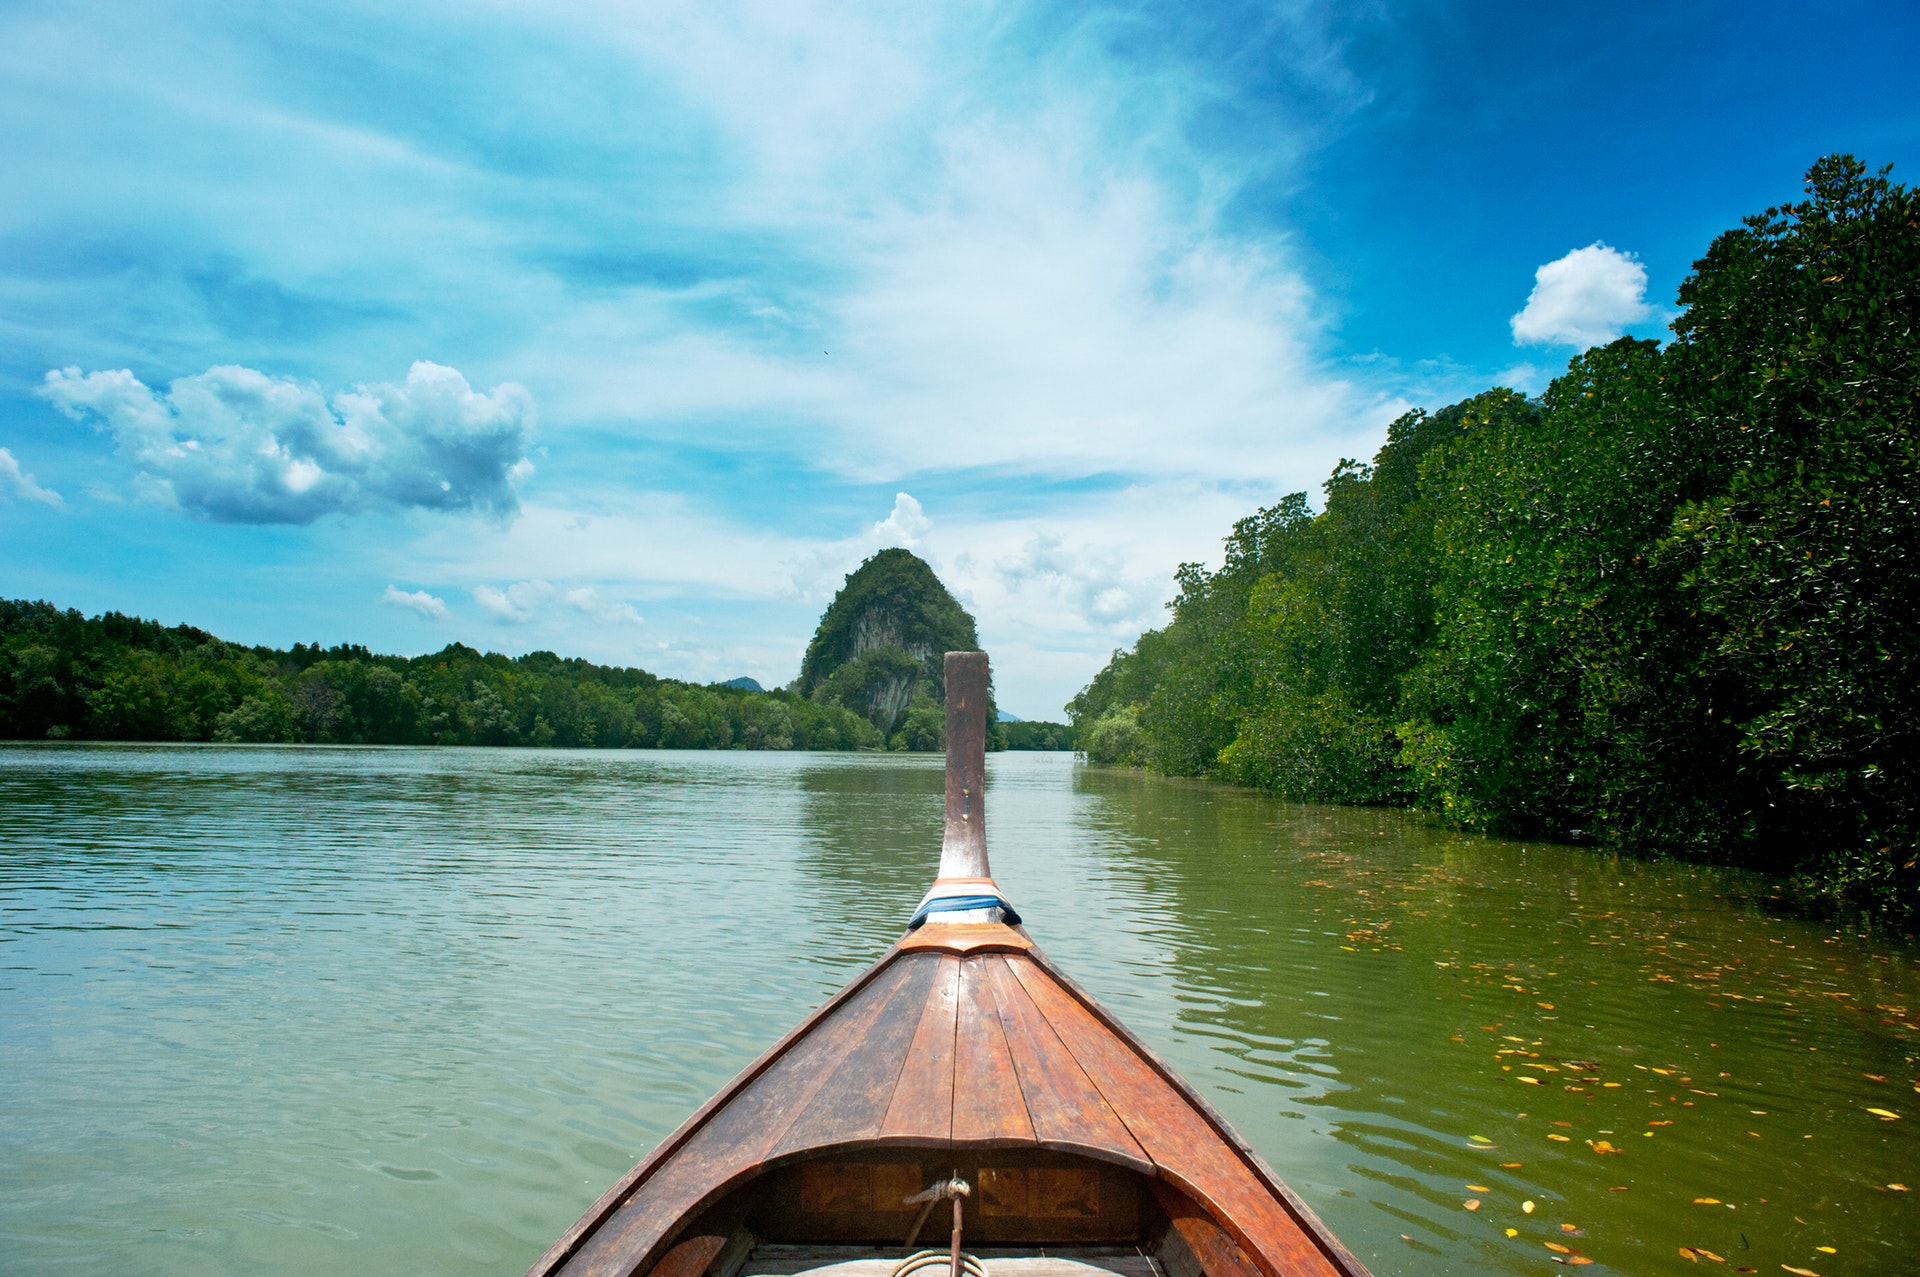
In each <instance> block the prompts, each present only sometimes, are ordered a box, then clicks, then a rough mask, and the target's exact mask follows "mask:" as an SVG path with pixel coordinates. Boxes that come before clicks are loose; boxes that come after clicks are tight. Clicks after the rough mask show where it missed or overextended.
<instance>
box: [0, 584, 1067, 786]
mask: <svg viewBox="0 0 1920 1277" xmlns="http://www.w3.org/2000/svg"><path fill="white" fill-rule="evenodd" d="M975 641H976V640H975V632H974V622H973V618H972V617H971V616H970V615H968V614H967V612H966V611H965V609H963V608H961V607H960V605H959V604H958V603H957V602H955V601H954V599H953V597H952V595H951V594H949V593H948V592H947V590H946V587H945V586H943V585H941V584H940V582H939V580H938V579H937V578H936V577H935V576H934V574H933V571H932V569H931V568H929V567H927V565H926V564H925V563H924V562H922V561H921V560H920V559H919V558H917V557H915V556H914V555H911V554H909V553H908V552H906V551H904V550H885V551H882V552H881V553H879V554H877V555H875V556H873V557H872V558H870V559H869V560H867V562H866V563H864V564H862V565H861V566H860V567H859V568H858V569H857V570H855V571H854V572H853V573H851V574H850V575H849V576H848V578H847V581H846V583H845V584H844V585H843V586H842V587H841V589H840V591H839V593H838V594H837V595H836V596H835V598H834V601H833V603H832V605H831V606H829V608H828V609H827V612H826V615H825V616H824V617H823V618H822V620H821V624H820V628H819V630H818V631H817V632H816V634H815V636H814V639H813V642H812V643H811V644H810V645H809V648H808V651H807V661H806V663H805V665H804V666H803V667H802V673H801V677H800V678H798V679H796V680H795V682H794V684H793V686H792V687H790V688H785V689H780V690H776V691H760V690H756V689H751V688H745V687H739V686H733V685H729V684H725V683H715V684H706V685H702V684H695V683H687V682H682V681H678V680H674V679H665V678H659V677H656V676H655V675H653V674H650V673H648V672H647V671H645V670H641V669H631V668H621V667H615V666H606V665H595V664H593V663H592V662H590V661H584V660H578V659H563V658H562V657H560V656H557V655H555V654H554V653H552V652H531V653H528V654H527V655H525V656H520V657H509V656H503V655H501V654H499V653H497V652H488V653H484V654H483V653H481V652H478V651H476V650H474V649H473V648H471V647H467V646H466V645H464V644H461V643H454V644H450V645H449V646H447V647H446V648H444V649H442V650H441V651H438V652H434V653H432V654H430V655H427V656H418V657H405V656H382V655H377V654H375V653H373V652H371V651H369V650H367V649H366V648H365V647H361V646H358V645H351V644H350V645H341V646H336V647H322V646H320V645H318V644H313V645H308V644H304V643H296V644H294V645H293V646H292V647H291V648H288V649H284V650H282V649H278V648H270V647H243V646H241V645H239V644H235V643H228V642H223V641H222V640H220V639H218V638H216V637H215V636H213V635H212V634H209V633H208V632H206V631H205V630H201V629H197V628H195V627H193V626H189V625H178V626H172V627H168V626H164V625H162V624H160V623H159V622H158V621H150V620H143V619H141V618H139V617H133V616H125V615H122V614H120V613H117V612H108V613H105V614H103V615H100V616H95V617H87V616H83V615H82V614H81V613H80V612H78V611H73V610H67V611H62V610H61V609H59V608H57V607H55V606H54V605H53V604H51V603H47V602H29V601H27V600H0V737H8V738H13V739H29V740H38V739H47V738H52V739H56V740H64V739H74V740H133V741H219V742H229V743H253V744H263V743H311V744H358V745H534V746H555V747H563V748H594V747H598V748H612V749H619V748H626V749H778V750H785V749H803V750H855V749H867V750H878V749H894V750H909V751H931V750H938V749H942V748H944V747H945V719H944V710H943V708H942V702H943V699H944V688H943V687H942V686H941V685H940V662H941V660H942V657H943V655H944V653H945V652H946V651H947V650H948V649H949V648H966V649H970V648H972V647H974V646H975ZM988 744H989V747H990V748H994V749H1040V750H1059V749H1072V748H1073V735H1072V728H1070V727H1068V726H1066V725H1065V724H1061V723H1025V722H1008V723H996V724H995V725H994V727H993V730H992V731H991V732H990V733H989V740H988Z"/></svg>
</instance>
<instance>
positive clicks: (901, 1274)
mask: <svg viewBox="0 0 1920 1277" xmlns="http://www.w3.org/2000/svg"><path fill="white" fill-rule="evenodd" d="M927 1268H939V1269H942V1270H945V1271H952V1268H953V1255H952V1253H951V1252H950V1251H944V1250H917V1251H915V1252H914V1253H913V1254H911V1255H908V1256H907V1257H906V1258H905V1259H903V1260H901V1261H900V1263H899V1264H898V1265H897V1266H896V1267H895V1268H894V1270H893V1277H907V1275H908V1274H909V1273H917V1272H919V1271H921V1270H922V1269H927ZM960 1269H961V1271H962V1272H963V1273H965V1274H966V1277H987V1266H986V1265H985V1264H984V1263H982V1262H981V1261H980V1257H979V1256H978V1255H970V1254H968V1253H967V1252H966V1251H961V1252H960Z"/></svg>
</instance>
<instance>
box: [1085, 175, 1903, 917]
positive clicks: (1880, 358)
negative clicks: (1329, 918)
mask: <svg viewBox="0 0 1920 1277" xmlns="http://www.w3.org/2000/svg"><path fill="white" fill-rule="evenodd" d="M1678 303H1679V307H1680V308H1681V309H1680V314H1679V316H1678V317H1677V318H1676V319H1675V320H1674V321H1673V324H1672V337H1671V339H1670V340H1669V341H1668V342H1667V343H1666V344H1665V345H1664V346H1662V345H1661V344H1660V343H1657V342H1653V341H1641V340H1633V339H1631V338H1623V339H1621V340H1619V341H1617V342H1614V343H1613V344H1611V345H1608V346H1604V347H1599V348H1595V349H1592V350H1589V351H1587V352H1586V353H1585V354H1582V355H1580V356H1579V357H1577V358H1575V359H1574V360H1573V361H1572V362H1571V364H1570V365H1569V366H1568V368H1567V370H1566V372H1565V374H1564V375H1562V376H1561V377H1559V378H1558V379H1557V380H1555V381H1554V382H1553V383H1552V384H1551V385H1550V386H1549V387H1548V388H1547V390H1546V391H1545V393H1544V394H1542V395H1540V396H1539V397H1538V398H1529V397H1527V396H1525V395H1521V394H1517V393H1514V392H1512V391H1509V390H1504V389H1495V390H1489V391H1487V392H1486V393H1484V394H1479V395H1475V396H1474V397H1472V398H1470V399H1466V400H1464V401H1462V402H1460V403H1456V404H1454V405H1452V406H1451V407H1448V408H1445V409H1442V410H1440V411H1437V412H1433V413H1427V412H1420V411H1416V412H1410V413H1408V414H1407V415H1405V416H1403V417H1401V418H1400V419H1399V420H1398V421H1396V422H1394V423H1393V424H1392V426H1391V427H1390V429H1389V430H1388V434H1387V440H1386V443H1385V446H1383V447H1382V448H1381V449H1380V451H1379V453H1378V455H1376V456H1375V457H1374V459H1373V461H1372V463H1371V464H1370V465H1369V464H1360V463H1358V462H1354V461H1343V462H1341V463H1340V465H1339V466H1338V467H1337V468H1336V469H1335V470H1334V472H1333V474H1332V477H1331V478H1329V479H1328V480H1327V482H1326V485H1325V501H1324V503H1323V505H1322V508H1321V509H1320V510H1319V512H1318V513H1315V512H1314V511H1312V510H1311V509H1309V507H1308V504H1307V499H1306V495H1305V494H1304V493H1296V494H1294V495H1293V496H1290V497H1288V498H1286V499H1285V500H1283V501H1281V502H1279V503H1278V504H1276V505H1273V506H1271V507H1269V508H1266V509H1263V510H1260V511H1259V512H1258V513H1256V514H1254V515H1252V516H1250V517H1248V518H1246V519H1243V520H1241V521H1240V522H1239V523H1238V524H1236V525H1235V526H1234V528H1233V531H1232V534H1231V535H1230V536H1229V537H1228V538H1227V541H1226V554H1225V559H1224V563H1223V564H1222V566H1221V567H1220V568H1219V569H1218V570H1208V569H1206V568H1204V567H1202V566H1201V565H1198V564H1187V565H1184V566H1183V567H1181V569H1180V570H1179V572H1178V574H1177V578H1176V579H1177V584H1178V586H1179V594H1178V598H1177V599H1176V601H1175V602H1174V603H1173V604H1172V605H1171V609H1172V616H1171V619H1170V621H1169V622H1168V624H1167V625H1166V626H1165V627H1164V628H1161V629H1158V630H1154V631H1151V632H1149V633H1147V634H1144V635H1142V636H1141V637H1140V639H1139V640H1138V641H1137V642H1136V643H1135V644H1134V645H1133V646H1132V648H1131V649H1130V650H1127V651H1124V652H1117V653H1115V655H1114V657H1113V659H1112V661H1111V663H1109V664H1108V665H1107V666H1106V668H1105V669H1103V670H1102V671H1101V672H1100V674H1099V675H1098V676H1097V677H1096V678H1095V679H1094V680H1093V682H1092V683H1091V684H1090V685H1089V686H1088V687H1087V688H1086V689H1085V690H1083V691H1082V692H1081V693H1080V695H1079V696H1078V697H1076V698H1075V700H1074V702H1073V703H1072V704H1071V705H1070V706H1069V711H1070V713H1071V716H1072V719H1073V723H1074V726H1075V727H1076V729H1077V730H1078V733H1079V743H1080V747H1081V749H1082V750H1083V751H1084V752H1085V753H1086V754H1087V756H1088V757H1089V758H1092V759H1094V760H1096V761H1105V762H1112V763H1131V764H1136V765H1141V766H1145V767H1147V768H1150V769H1152V770H1156V771H1160V772H1164V773H1167V774H1170V775H1176V776H1206V777H1212V778H1216V779H1220V780H1226V781H1232V782H1236V783H1239V784H1243V785H1252V786H1258V787H1260V788H1263V789H1268V790H1271V791H1273V792H1275V793H1278V794H1281V795H1284V796H1286V797H1289V798H1294V799H1299V800H1305V801H1314V802H1330V803H1377V804H1398V805H1412V806H1416V807H1421V808H1425V809H1428V810H1431V811H1434V812H1437V813H1440V814H1442V815H1444V816H1445V817H1447V818H1448V819H1450V820H1452V821H1455V822H1458V823H1460V824H1462V825H1466V826H1471V827H1477V828H1483V829H1486V830H1489V831H1494V832H1500V833H1509V834H1517V835H1521V836H1540V837H1551V838H1555V839H1561V840H1567V839H1572V840H1576V841H1592V842H1597V843H1601V844H1605V845H1611V846H1615V847H1618V848H1620V849H1623V850H1628V851H1634V852H1642V853H1664V854H1678V855H1683V856H1688V857H1694V858H1698V859H1702V860H1711V861H1719V862H1726V863H1734V864H1740V865H1746V866H1751V867H1754V868H1758V869H1761V870H1765V871H1767V872H1771V873H1775V874H1783V875H1789V876H1791V877H1792V879H1793V882H1794V885H1795V886H1796V887H1797V889H1798V895H1799V896H1800V898H1801V899H1802V900H1803V901H1806V902H1812V903H1815V904H1816V905H1817V904H1820V903H1821V902H1826V903H1830V904H1835V905H1851V906H1859V907H1862V908H1864V909H1866V910H1868V911H1870V912H1872V913H1874V914H1877V915H1879V916H1880V917H1882V918H1885V919H1889V920H1892V921H1895V922H1897V923H1900V924H1903V925H1912V924H1913V923H1914V922H1915V921H1916V920H1920V847H1917V845H1916V814H1917V805H1920V804H1917V800H1920V453H1917V452H1916V447H1917V444H1920V439H1917V437H1916V430H1915V426H1916V413H1917V412H1920V331H1917V329H1916V320H1920V200H1916V198H1915V195H1914V193H1913V192H1912V191H1911V190H1910V189H1908V188H1906V187H1904V186H1901V185H1898V184H1895V183H1893V182H1892V181H1891V180H1890V179H1889V178H1888V176H1887V172H1886V170H1881V171H1880V172H1879V173H1878V174H1874V173H1869V172H1868V171H1867V170H1866V169H1865V167H1864V166H1863V165H1861V164H1860V163H1859V162H1858V161H1856V160H1854V159H1853V158H1852V157H1850V156H1833V157H1828V158H1826V159H1823V160H1821V161H1820V162H1818V163H1817V164H1816V165H1814V167H1813V168H1812V169H1811V171H1810V172H1809V174H1808V176H1807V198H1806V199H1805V200H1804V202H1801V203H1796V204H1792V205H1789V206H1786V207H1782V208H1774V209H1768V210H1767V211H1765V212H1764V213H1761V214H1759V215H1757V216H1754V217H1751V218H1748V219H1746V221H1745V222H1744V224H1743V225H1742V226H1740V227H1739V228H1737V229H1735V230H1731V231H1728V232H1726V233H1725V234H1723V235H1721V236H1719V237H1718V238H1716V239H1715V240H1714V241H1713V243H1712V245H1711V246H1710V247H1709V248H1708V250H1707V252H1706V255H1705V256H1704V257H1703V258H1701V259H1700V260H1699V261H1698V262H1696V263H1695V264H1694V269H1693V273H1692V274H1691V275H1690V276H1689V277H1688V278H1687V280H1686V281H1685V282H1684V283H1683V284H1682V285H1681V287H1680V290H1679V296H1678Z"/></svg>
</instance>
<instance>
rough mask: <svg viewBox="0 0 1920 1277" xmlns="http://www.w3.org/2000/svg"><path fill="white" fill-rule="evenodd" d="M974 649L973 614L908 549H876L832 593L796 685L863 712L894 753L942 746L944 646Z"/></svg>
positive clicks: (807, 692) (825, 700) (818, 697)
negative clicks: (870, 556) (890, 745)
mask: <svg viewBox="0 0 1920 1277" xmlns="http://www.w3.org/2000/svg"><path fill="white" fill-rule="evenodd" d="M979 646H980V642H979V637H978V635H977V634H976V633H975V630H974V623H973V617H972V616H970V615H968V613H967V610H966V609H965V608H963V607H961V606H960V604H959V602H958V601H957V600H956V599H955V598H954V597H953V595H952V593H951V592H950V591H948V589H947V587H946V586H944V585H942V584H941V583H940V578H939V577H937V576H935V575H934V573H933V569H932V568H930V567H928V566H927V564H926V562H925V561H924V560H922V559H921V558H920V557H919V556H917V555H915V554H914V553H913V552H911V551H909V550H901V549H891V550H882V551H880V552H879V553H878V554H876V555H874V556H873V557H872V558H870V559H868V560H867V561H866V562H865V563H862V564H861V565H860V566H859V567H858V568H857V569H855V570H854V571H853V572H852V573H851V574H850V575H849V576H848V577H847V580H846V584H844V585H842V586H841V587H840V592H839V593H838V594H836V595H834V598H833V602H832V603H831V604H830V605H828V607H827V610H826V614H825V615H824V616H822V617H821V618H820V628H819V629H818V630H816V631H815V632H814V635H813V641H812V642H811V643H809V644H808V645H807V655H806V659H805V660H804V661H803V662H802V663H801V666H800V679H799V685H798V689H797V690H799V691H800V692H801V693H802V694H803V695H805V696H807V697H809V698H810V699H812V700H815V701H819V702H823V703H827V704H834V705H840V706H843V707H845V708H847V709H850V710H852V711H854V712H855V713H857V714H862V715H864V716H865V717H866V718H867V719H868V721H870V722H871V723H872V724H873V725H874V726H875V727H877V728H879V729H880V731H881V733H882V734H883V735H885V736H886V737H887V739H888V741H889V743H890V744H892V745H893V746H894V747H895V748H900V749H939V748H941V747H942V745H943V744H944V739H943V735H942V732H943V727H944V719H943V711H942V709H941V706H942V705H943V704H944V702H945V698H946V687H945V684H944V682H943V677H942V662H943V659H944V657H945V654H946V653H947V652H950V651H951V652H961V651H973V650H975V649H977V648H978V647H979Z"/></svg>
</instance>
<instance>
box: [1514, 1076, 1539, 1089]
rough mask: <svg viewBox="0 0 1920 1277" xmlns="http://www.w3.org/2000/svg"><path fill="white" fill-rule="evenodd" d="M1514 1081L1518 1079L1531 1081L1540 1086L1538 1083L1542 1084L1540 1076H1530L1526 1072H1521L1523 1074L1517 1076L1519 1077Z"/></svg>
mask: <svg viewBox="0 0 1920 1277" xmlns="http://www.w3.org/2000/svg"><path fill="white" fill-rule="evenodd" d="M1514 1081H1516V1082H1531V1083H1533V1084H1534V1085H1535V1086H1538V1085H1540V1079H1539V1078H1537V1077H1528V1076H1527V1075H1526V1074H1524V1073H1523V1074H1521V1075H1520V1076H1519V1077H1517V1078H1515V1079H1514Z"/></svg>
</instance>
